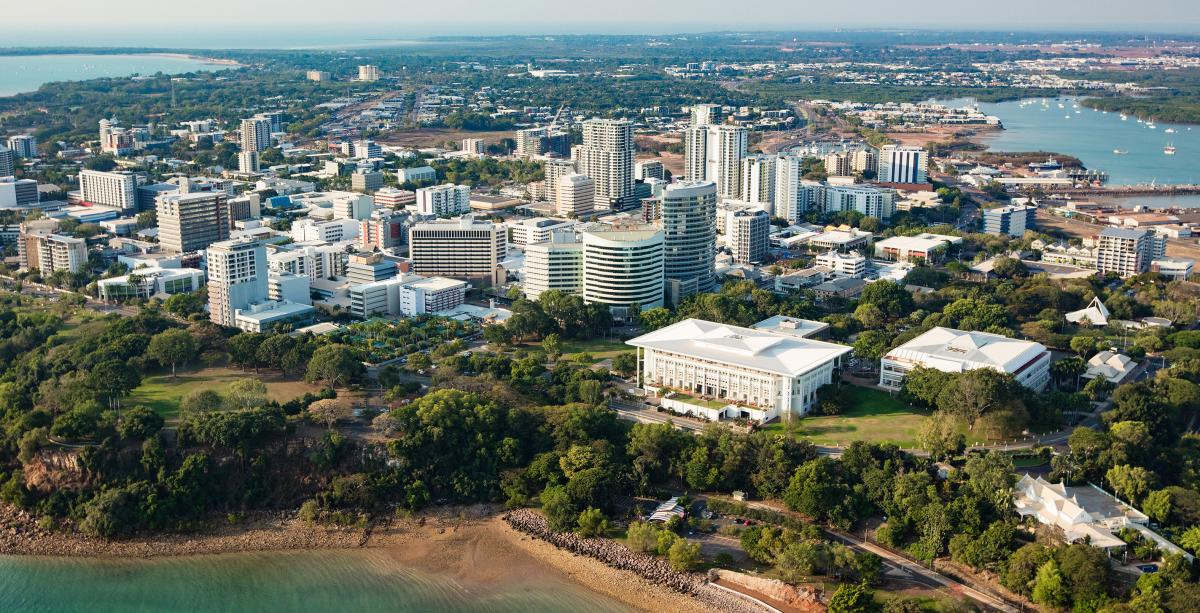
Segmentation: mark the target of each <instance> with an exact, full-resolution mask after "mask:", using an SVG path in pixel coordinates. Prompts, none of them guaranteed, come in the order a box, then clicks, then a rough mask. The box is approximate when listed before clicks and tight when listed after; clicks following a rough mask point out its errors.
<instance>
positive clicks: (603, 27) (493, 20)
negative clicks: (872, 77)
mask: <svg viewBox="0 0 1200 613" xmlns="http://www.w3.org/2000/svg"><path fill="white" fill-rule="evenodd" d="M4 5H5V6H4V8H3V9H2V11H0V13H2V14H3V21H4V22H5V23H6V25H8V26H9V27H6V28H5V32H6V34H5V37H4V39H3V40H4V41H5V42H3V43H0V45H7V46H53V45H72V44H74V45H82V46H125V45H130V46H138V45H145V46H177V47H184V46H189V45H204V44H210V45H214V46H248V47H249V46H254V47H264V46H274V45H280V46H305V45H311V46H321V45H328V44H334V43H335V42H336V41H345V42H347V43H348V42H352V41H353V40H355V39H361V38H371V39H381V38H392V39H416V38H424V37H428V36H438V35H458V34H464V35H469V34H481V35H495V34H585V33H590V34H607V33H640V34H669V33H684V32H697V31H713V30H820V29H827V28H831V27H841V28H851V29H853V28H886V27H905V28H909V27H921V28H941V29H977V30H1004V29H1014V30H1040V31H1046V30H1071V31H1082V30H1122V31H1131V30H1134V31H1155V32H1189V31H1190V32H1195V31H1197V30H1198V29H1200V2H1196V1H1195V0H1141V1H1140V2H1137V3H1130V2H1128V0H1075V1H1073V2H1061V1H1059V2H1054V1H1049V2H1048V1H1046V0H1001V1H999V2H979V1H975V2H955V3H937V2H902V1H897V0H857V2H854V3H852V5H853V7H854V10H853V11H852V12H848V11H847V10H845V9H846V8H847V7H848V6H850V5H847V4H844V3H840V2H829V1H828V0H820V1H815V0H599V1H591V2H581V1H579V0H449V1H446V2H430V1H429V0H420V1H412V0H351V1H349V2H336V1H335V2H331V1H330V0H204V1H203V2H199V3H192V2H188V3H183V2H179V0H104V1H97V0H5V2H4ZM172 6H177V7H178V8H177V9H172V8H171V7H172ZM205 41H211V42H205Z"/></svg>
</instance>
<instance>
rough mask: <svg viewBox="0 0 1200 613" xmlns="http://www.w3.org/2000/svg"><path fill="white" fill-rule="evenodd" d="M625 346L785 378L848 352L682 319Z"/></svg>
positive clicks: (847, 349)
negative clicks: (709, 361)
mask: <svg viewBox="0 0 1200 613" xmlns="http://www.w3.org/2000/svg"><path fill="white" fill-rule="evenodd" d="M626 344H629V345H632V346H634V347H641V348H643V349H652V350H656V351H662V352H664V353H675V354H679V355H685V356H688V357H692V358H698V359H703V360H711V361H713V362H720V363H726V364H731V365H734V366H738V367H744V368H751V369H754V370H762V371H767V372H772V373H775V374H780V375H785V376H789V377H794V376H796V375H799V374H801V373H804V372H807V371H809V370H812V369H813V368H816V367H818V366H821V365H823V364H825V363H827V362H829V361H831V360H834V359H837V358H838V357H839V356H842V355H845V354H847V353H849V352H850V347H847V346H845V345H838V344H835V343H826V342H822V341H815V340H811V339H806V338H798V337H795V336H791V335H784V334H775V333H771V332H766V331H763V330H753V329H750V328H742V327H738V326H730V325H726V324H720V323H716V322H711V321H704V320H701V319H685V320H683V321H681V322H679V323H676V324H673V325H670V326H667V327H665V328H661V329H658V330H655V331H654V332H650V333H648V334H643V335H642V336H639V337H637V338H635V339H630V340H629V341H626Z"/></svg>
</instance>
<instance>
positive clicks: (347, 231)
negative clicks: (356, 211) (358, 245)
mask: <svg viewBox="0 0 1200 613" xmlns="http://www.w3.org/2000/svg"><path fill="white" fill-rule="evenodd" d="M290 232H291V235H292V240H294V241H296V242H298V243H303V242H308V241H320V242H322V243H337V242H340V241H349V240H354V239H356V238H358V232H359V220H356V219H353V218H348V217H347V218H335V219H329V220H325V221H321V220H318V219H310V218H302V219H297V220H296V221H294V222H292V229H291V231H290Z"/></svg>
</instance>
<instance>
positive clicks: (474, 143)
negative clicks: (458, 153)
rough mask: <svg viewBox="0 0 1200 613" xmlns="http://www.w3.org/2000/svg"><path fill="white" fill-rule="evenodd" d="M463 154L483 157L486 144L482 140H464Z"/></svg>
mask: <svg viewBox="0 0 1200 613" xmlns="http://www.w3.org/2000/svg"><path fill="white" fill-rule="evenodd" d="M462 150H463V153H470V154H472V155H483V152H484V143H483V139H482V138H464V139H463V140H462Z"/></svg>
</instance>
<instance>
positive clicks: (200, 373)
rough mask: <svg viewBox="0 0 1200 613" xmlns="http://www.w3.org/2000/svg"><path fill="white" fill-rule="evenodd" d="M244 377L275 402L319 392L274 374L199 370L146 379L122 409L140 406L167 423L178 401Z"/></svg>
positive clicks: (307, 385)
mask: <svg viewBox="0 0 1200 613" xmlns="http://www.w3.org/2000/svg"><path fill="white" fill-rule="evenodd" d="M247 377H258V378H259V379H261V380H262V382H263V383H265V384H266V385H267V396H268V397H270V399H271V400H275V401H278V402H287V401H288V400H291V399H293V398H296V397H298V396H303V395H304V394H305V392H316V391H318V390H320V387H319V386H316V385H311V384H309V383H305V382H304V381H303V380H285V379H280V378H279V377H278V375H275V374H271V375H266V374H263V375H255V374H254V373H253V372H245V373H243V372H242V371H240V370H237V369H233V368H202V369H198V370H186V371H181V372H180V373H179V376H178V377H176V378H174V379H172V378H171V374H170V373H166V374H161V375H153V376H150V377H146V378H145V379H143V380H142V384H141V386H139V387H138V388H137V389H135V390H133V393H132V394H130V395H129V397H128V398H126V399H125V401H124V402H123V403H122V406H126V407H134V406H137V405H142V406H145V407H149V408H151V409H154V411H155V412H157V413H158V414H159V415H162V416H163V417H164V418H166V419H168V420H173V419H176V418H178V417H179V401H180V399H182V398H183V397H184V396H186V395H188V394H190V393H191V392H193V391H196V390H202V389H211V390H215V391H217V392H222V391H224V390H225V388H226V387H228V385H229V384H230V383H233V382H234V381H237V380H238V379H245V378H247Z"/></svg>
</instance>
